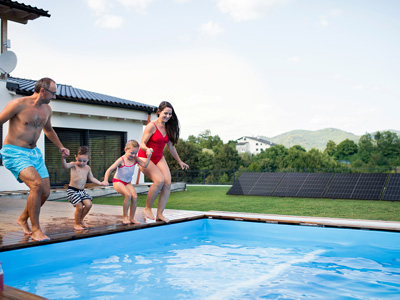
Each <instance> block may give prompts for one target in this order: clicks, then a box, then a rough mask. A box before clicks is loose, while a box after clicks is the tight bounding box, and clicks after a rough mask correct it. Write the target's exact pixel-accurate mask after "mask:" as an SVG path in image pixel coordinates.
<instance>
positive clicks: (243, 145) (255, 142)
mask: <svg viewBox="0 0 400 300" xmlns="http://www.w3.org/2000/svg"><path fill="white" fill-rule="evenodd" d="M236 141H237V143H236V150H237V151H238V153H239V154H240V153H246V152H247V153H251V154H258V153H260V152H261V150H265V149H268V148H269V147H271V146H274V145H276V144H274V143H272V142H270V141H267V140H265V139H262V138H259V137H251V136H243V137H241V138H239V139H237V140H236Z"/></svg>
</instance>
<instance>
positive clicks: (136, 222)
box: [130, 219, 142, 225]
mask: <svg viewBox="0 0 400 300" xmlns="http://www.w3.org/2000/svg"><path fill="white" fill-rule="evenodd" d="M130 222H131V224H134V225H140V224H142V223H140V222H139V221H136V220H135V219H131V220H130Z"/></svg>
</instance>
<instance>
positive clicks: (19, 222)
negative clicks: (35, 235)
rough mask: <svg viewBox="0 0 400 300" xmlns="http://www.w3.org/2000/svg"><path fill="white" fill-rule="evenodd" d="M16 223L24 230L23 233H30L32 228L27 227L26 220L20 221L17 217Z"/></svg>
mask: <svg viewBox="0 0 400 300" xmlns="http://www.w3.org/2000/svg"><path fill="white" fill-rule="evenodd" d="M17 224H18V225H19V226H21V227H22V229H23V230H24V234H27V235H31V234H32V230H31V228H30V227H29V225H28V222H27V221H21V220H20V219H19V218H17Z"/></svg>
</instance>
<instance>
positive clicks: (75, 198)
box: [67, 186, 93, 206]
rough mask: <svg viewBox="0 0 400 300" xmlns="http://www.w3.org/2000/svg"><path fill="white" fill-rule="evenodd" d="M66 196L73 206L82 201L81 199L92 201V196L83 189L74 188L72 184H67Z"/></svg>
mask: <svg viewBox="0 0 400 300" xmlns="http://www.w3.org/2000/svg"><path fill="white" fill-rule="evenodd" d="M67 197H68V200H69V202H71V203H72V205H73V206H75V205H76V204H78V203H79V202H82V201H83V200H86V199H89V200H90V201H92V199H93V198H92V196H90V195H89V194H88V193H87V192H86V191H85V190H80V189H77V188H74V187H73V186H69V187H68V189H67Z"/></svg>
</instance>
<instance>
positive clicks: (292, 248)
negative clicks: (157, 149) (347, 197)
mask: <svg viewBox="0 0 400 300" xmlns="http://www.w3.org/2000/svg"><path fill="white" fill-rule="evenodd" d="M0 261H3V268H4V274H5V275H4V277H5V284H8V285H11V286H14V287H16V288H19V289H22V290H25V291H29V292H31V293H35V294H38V295H40V296H43V297H46V298H50V299H98V300H100V299H101V300H105V299H124V300H125V299H160V298H161V299H218V300H221V299H399V295H400V233H394V232H379V231H368V230H351V229H337V228H321V227H308V226H294V225H278V224H267V223H255V222H244V221H241V222H240V221H226V220H215V219H202V220H196V221H189V222H184V223H178V224H171V225H166V226H159V227H152V228H146V229H141V230H135V231H129V232H123V233H117V234H111V235H106V236H101V237H94V238H87V239H80V240H76V241H70V242H63V243H57V244H50V245H43V246H38V247H33V248H26V249H21V250H13V251H7V252H2V253H0Z"/></svg>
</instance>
